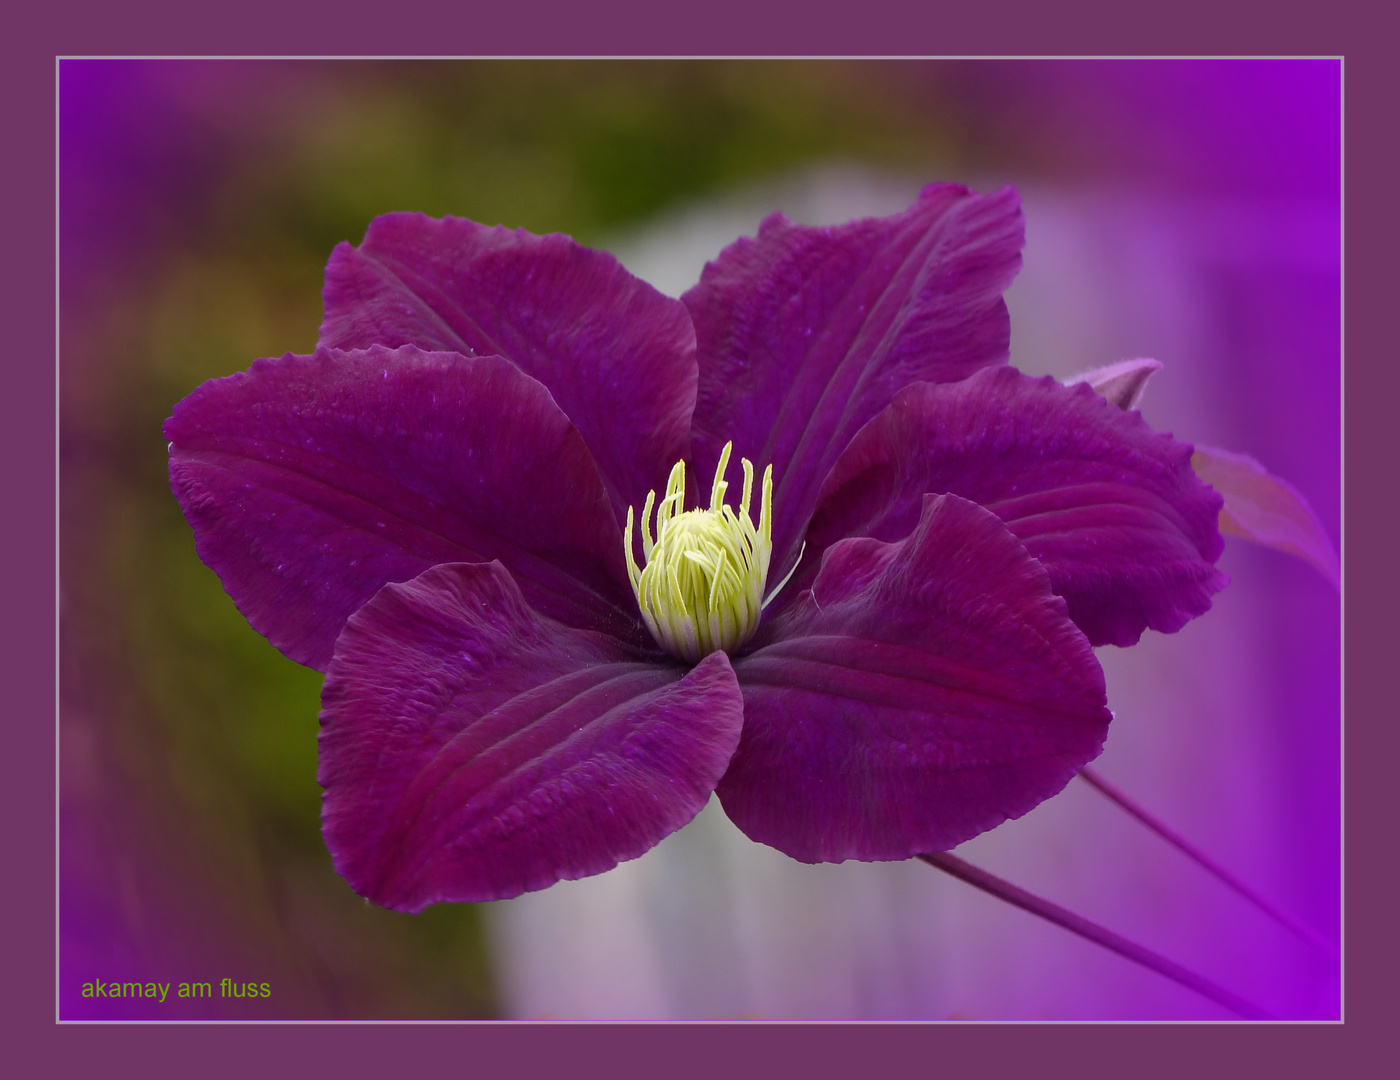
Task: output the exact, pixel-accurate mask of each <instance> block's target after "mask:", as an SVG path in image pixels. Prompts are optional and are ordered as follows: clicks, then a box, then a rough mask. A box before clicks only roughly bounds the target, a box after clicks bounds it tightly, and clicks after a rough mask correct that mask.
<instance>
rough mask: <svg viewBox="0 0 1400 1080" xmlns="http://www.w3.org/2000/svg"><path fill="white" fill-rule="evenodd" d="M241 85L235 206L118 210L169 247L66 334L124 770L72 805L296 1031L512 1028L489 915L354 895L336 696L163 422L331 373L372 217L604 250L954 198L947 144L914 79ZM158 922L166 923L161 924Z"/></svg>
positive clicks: (582, 77) (211, 140)
mask: <svg viewBox="0 0 1400 1080" xmlns="http://www.w3.org/2000/svg"><path fill="white" fill-rule="evenodd" d="M240 71H241V72H242V73H241V74H240V75H239V76H238V77H237V78H234V79H231V80H228V81H227V83H226V84H221V89H220V90H219V92H217V93H204V94H202V95H194V96H192V97H191V100H190V102H189V103H188V104H187V105H185V111H184V113H183V116H184V120H185V122H186V123H187V125H188V130H193V131H198V132H199V134H200V138H201V139H202V145H204V146H205V147H212V148H213V150H212V151H208V152H209V153H212V155H213V158H212V164H213V166H214V167H213V169H212V179H210V178H208V177H206V178H205V179H203V180H201V181H200V182H198V183H194V182H192V183H191V185H190V188H189V190H188V192H187V197H186V198H185V200H184V203H183V205H179V206H170V205H160V206H151V207H146V208H143V207H141V206H139V205H132V206H128V207H125V208H123V209H124V212H129V213H136V214H139V213H147V214H149V215H150V220H151V221H152V222H155V221H157V220H159V221H160V222H162V223H163V228H162V229H161V230H159V231H157V230H155V229H154V227H153V228H152V232H151V235H153V236H156V235H158V236H159V243H153V244H152V245H151V246H150V247H148V248H147V249H145V250H142V251H140V252H139V253H137V254H135V255H133V257H132V258H131V259H130V260H129V262H128V263H127V264H126V266H125V268H124V272H122V273H120V274H118V273H109V274H108V275H106V277H105V279H104V280H103V281H102V283H101V286H100V287H99V288H96V289H95V290H91V291H89V292H85V293H84V294H83V295H84V296H85V297H90V299H86V300H85V301H84V304H83V306H82V308H81V310H74V309H73V308H72V307H69V308H68V309H66V310H65V312H64V324H63V326H64V359H63V369H64V376H63V377H64V383H63V385H64V415H63V470H64V474H63V475H64V534H63V535H64V540H63V545H64V546H63V575H64V582H65V590H66V620H65V621H66V624H67V627H68V630H67V632H66V638H65V641H66V645H65V651H66V652H67V653H68V656H67V657H66V660H65V671H67V672H69V673H70V675H71V677H69V678H67V679H66V684H65V689H64V695H65V702H66V706H65V708H66V709H68V707H69V706H73V705H74V704H75V703H76V704H77V705H79V706H81V708H80V709H76V708H75V709H72V710H71V716H70V712H67V711H66V713H65V724H72V725H77V724H79V723H81V722H82V720H81V716H87V715H90V716H93V717H96V718H97V721H98V722H100V731H99V732H98V733H97V737H98V738H99V741H100V742H101V744H102V746H103V747H104V752H105V753H106V755H107V760H108V761H109V765H108V770H109V775H108V776H107V777H106V782H105V785H104V786H100V788H99V787H94V788H93V789H92V790H85V791H77V792H76V793H75V792H73V791H72V790H71V787H72V785H71V784H69V783H68V782H66V783H65V793H66V795H65V797H66V798H77V799H79V800H80V801H82V800H86V802H85V803H84V806H83V810H84V813H85V814H86V815H87V818H88V819H89V820H90V821H91V822H92V824H91V829H92V831H93V833H94V836H96V838H97V839H96V840H94V841H93V843H94V844H95V845H96V847H98V848H101V847H102V846H103V845H104V844H105V845H111V846H114V847H115V848H117V849H123V846H124V845H125V846H126V847H131V846H132V845H133V844H135V841H134V840H133V837H142V838H144V839H143V842H144V843H147V844H148V846H149V844H150V843H152V841H150V837H153V836H154V837H158V838H159V840H158V842H154V843H155V849H154V850H153V851H151V852H148V853H147V854H146V855H144V856H143V857H144V858H146V859H147V860H148V862H147V863H146V864H145V870H144V875H145V876H144V877H142V878H141V879H140V880H139V881H138V885H137V888H138V889H140V888H145V889H147V890H148V891H154V890H155V889H156V888H157V885H156V884H155V883H158V882H160V881H162V880H165V879H163V878H162V877H161V875H162V874H164V875H166V876H167V877H168V876H170V875H175V876H182V877H184V878H188V879H189V880H190V881H194V882H196V884H194V885H190V886H189V890H190V893H189V894H190V895H192V896H194V897H196V899H195V900H193V901H190V903H193V904H194V905H195V906H201V905H202V906H203V907H202V910H201V914H200V916H199V919H202V920H203V925H196V927H195V929H194V930H193V931H192V933H193V934H194V936H196V937H198V936H199V934H200V933H207V934H209V935H212V936H216V937H217V936H220V935H221V936H222V937H224V938H228V939H230V940H228V941H227V942H226V943H225V944H226V950H225V954H229V953H231V954H232V955H236V956H244V957H249V958H252V959H253V961H255V962H256V963H261V964H275V965H281V966H280V967H278V968H277V970H278V971H279V973H280V974H279V978H280V979H282V980H283V982H284V983H287V984H289V985H292V984H294V985H296V986H299V987H300V988H301V989H300V992H299V993H300V996H297V995H296V994H293V993H291V992H290V991H289V992H288V993H287V994H284V995H280V996H281V998H282V999H283V1005H284V1007H286V1006H285V1001H286V1000H287V999H295V1000H296V1001H297V1002H299V1003H300V1004H299V1005H297V1006H296V1007H297V1008H300V1009H302V1010H303V1011H304V1012H305V1013H306V1014H307V1015H335V1016H384V1017H391V1016H418V1017H438V1016H458V1017H462V1016H467V1017H470V1016H488V1015H491V1014H492V1012H493V1010H494V1008H495V1005H494V997H493V989H492V983H491V979H490V975H489V962H488V956H487V944H486V942H485V941H484V937H483V934H482V929H481V922H480V919H479V917H478V913H477V912H476V910H475V909H474V908H472V907H471V906H469V905H439V906H438V907H436V908H434V909H430V910H429V911H428V912H426V913H424V914H423V915H420V916H414V917H409V916H403V915H398V914H395V913H391V912H387V911H382V910H379V909H375V908H370V907H368V906H367V905H365V904H364V903H363V902H361V901H360V900H359V899H358V898H357V897H355V896H354V895H353V894H352V893H351V892H350V890H349V889H348V888H347V887H345V885H344V884H343V883H342V882H341V881H340V880H339V878H338V877H337V876H336V875H335V873H334V870H333V869H332V867H331V864H330V860H329V857H328V855H327V854H326V852H325V848H324V846H323V845H322V843H321V839H320V831H319V827H320V819H319V809H320V808H319V797H320V789H319V787H318V786H317V784H316V782H315V775H316V732H317V719H316V717H317V711H318V707H319V692H320V683H321V676H320V675H319V674H318V673H317V672H314V671H311V670H308V669H305V668H302V667H299V666H298V665H296V664H293V663H291V662H290V661H288V660H286V659H285V658H283V657H282V656H281V655H280V654H279V653H278V652H276V650H274V649H273V648H271V646H269V645H268V644H267V642H266V641H264V640H263V639H262V638H261V637H259V636H258V635H257V634H255V633H254V632H253V631H252V630H251V629H250V628H249V627H248V625H247V623H246V622H245V621H244V620H243V618H242V617H241V616H240V615H239V614H238V612H237V611H236V610H235V608H234V606H233V604H232V603H231V601H230V600H229V598H228V597H227V595H226V594H225V593H224V592H223V590H222V588H221V586H220V584H219V582H218V580H217V578H216V577H215V576H214V575H213V574H212V573H211V572H210V571H209V570H208V569H207V568H205V567H204V566H203V565H202V564H201V563H200V562H199V560H198V559H197V558H196V556H195V553H194V544H193V538H192V536H191V534H190V532H189V529H188V527H187V526H186V525H185V523H184V521H183V519H182V518H181V515H180V513H179V509H178V507H177V506H176V504H175V502H174V500H173V499H172V498H171V496H170V492H169V487H168V483H167V480H166V476H165V448H164V446H163V445H162V441H161V439H160V436H159V431H160V425H161V422H162V421H163V420H164V418H165V417H166V416H167V415H169V412H170V409H171V407H172V405H173V404H174V403H175V402H176V401H178V400H179V399H180V398H181V397H183V396H184V395H185V394H187V393H188V392H189V391H190V390H191V389H192V388H193V387H194V386H196V385H198V384H199V383H200V382H202V381H203V380H205V379H208V378H213V377H218V376H222V375H227V374H230V373H232V372H234V371H239V370H242V369H244V368H246V367H247V366H248V365H249V363H250V362H251V361H252V360H253V359H254V358H256V357H259V356H268V355H280V354H281V353H283V352H286V351H289V350H290V351H297V352H307V351H310V350H311V348H312V347H313V346H314V344H315V340H316V334H317V327H318V324H319V321H320V303H319V290H320V278H321V271H322V268H323V266H324V264H325V260H326V258H327V256H328V254H329V252H330V249H331V248H332V247H333V246H334V245H335V244H336V243H337V242H340V241H342V240H351V241H357V240H358V239H359V237H360V236H361V235H362V234H363V232H364V229H365V227H366V225H367V224H368V223H369V221H370V220H371V218H373V217H374V216H375V215H376V214H379V213H383V212H385V211H389V210H397V209H412V210H421V211H425V212H427V213H429V214H432V215H444V214H449V213H450V214H457V215H461V216H466V217H471V218H473V219H476V220H480V221H485V222H488V223H495V222H501V223H505V224H507V225H511V226H523V227H526V228H528V229H530V230H531V231H533V232H548V231H556V230H557V231H563V232H568V233H571V234H572V235H574V236H576V237H578V238H579V239H580V240H582V241H583V242H585V243H588V242H597V241H598V239H599V238H600V237H603V236H605V235H607V234H608V233H610V232H615V231H617V230H619V229H621V228H623V227H625V226H628V225H630V224H633V223H636V222H640V221H642V220H644V219H646V218H648V217H649V216H651V215H654V214H656V213H657V212H658V211H661V210H664V209H665V208H667V207H670V206H673V205H675V204H677V203H680V202H683V201H684V200H687V199H692V198H697V197H701V196H704V195H707V194H710V193H713V192H717V191H720V190H722V189H724V188H726V187H730V186H733V185H740V184H744V183H751V182H755V181H758V180H761V179H763V178H766V177H771V176H773V175H775V174H778V173H781V172H784V171H787V170H792V169H795V168H797V167H800V166H803V165H806V164H809V163H814V162H817V161H824V160H833V159H840V160H859V161H864V162H868V163H873V164H877V165H887V166H892V167H901V168H911V167H929V168H930V169H933V168H935V167H936V166H937V164H938V163H939V162H940V161H946V160H947V159H948V157H949V155H950V154H951V149H950V144H949V137H948V136H947V135H946V133H944V132H943V131H942V130H941V129H940V127H939V125H938V123H937V121H936V118H934V117H931V115H930V110H929V109H928V108H927V105H926V102H925V101H924V99H923V98H921V97H920V95H919V93H918V92H917V91H918V86H917V84H916V82H915V81H914V80H913V76H912V75H911V72H910V70H909V69H906V68H903V67H900V66H898V65H873V66H872V65H855V64H845V63H811V62H744V63H740V62H683V63H677V62H660V61H629V62H555V61H535V62H520V61H509V62H507V61H477V62H436V61H434V62H417V63H399V62H394V63H358V62H355V63H350V62H345V63H331V64H316V65H305V64H279V65H273V66H263V67H258V66H256V65H244V66H243V68H242V69H240ZM180 137H182V136H181V132H180V131H176V132H174V133H173V134H172V135H171V138H174V139H179V138H180ZM208 163H209V162H208V161H206V164H208ZM930 175H932V172H930ZM113 791H115V792H117V793H118V794H117V795H115V796H114V795H112V794H111V793H112V792H113ZM103 792H106V794H103ZM104 800H105V801H104ZM133 815H134V817H133V821H134V823H133V824H130V825H129V827H128V828H129V831H127V832H122V831H121V830H122V828H123V826H122V825H121V824H120V823H121V822H122V821H123V820H125V817H127V816H133ZM172 864H174V866H175V868H174V869H172ZM144 902H145V903H146V904H147V905H148V906H149V907H150V908H151V910H153V911H157V912H159V911H160V910H161V908H160V903H161V901H160V898H159V897H156V896H154V895H150V896H146V897H145V900H144ZM196 922H198V920H196ZM132 932H133V933H136V931H134V930H133V931H132ZM170 933H173V931H170ZM191 949H194V946H191ZM195 951H196V952H197V950H195ZM225 954H220V955H225ZM259 970H263V969H259ZM249 977H253V975H250V976H249Z"/></svg>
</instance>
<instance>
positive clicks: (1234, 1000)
mask: <svg viewBox="0 0 1400 1080" xmlns="http://www.w3.org/2000/svg"><path fill="white" fill-rule="evenodd" d="M918 857H919V858H920V859H922V860H923V861H924V862H926V863H928V864H929V865H930V866H936V867H938V869H940V870H942V871H943V872H944V873H947V874H952V875H953V877H955V878H958V879H959V880H960V881H965V882H967V883H968V884H969V885H972V886H974V887H975V888H978V889H981V890H982V891H983V892H987V893H991V894H992V895H993V896H995V897H997V898H998V899H1000V900H1005V901H1006V902H1007V903H1008V904H1012V905H1014V906H1015V907H1018V908H1021V909H1022V910H1023V911H1029V912H1030V913H1031V914H1032V915H1039V916H1040V917H1041V918H1042V919H1045V920H1047V921H1049V922H1052V923H1054V924H1055V925H1057V926H1062V927H1064V928H1065V929H1066V930H1068V931H1070V932H1071V933H1074V934H1078V935H1079V936H1080V937H1082V938H1087V939H1088V940H1090V941H1092V942H1094V943H1096V944H1098V945H1102V946H1103V947H1104V948H1106V949H1108V950H1110V951H1112V952H1116V953H1117V954H1118V955H1119V956H1121V957H1124V958H1125V959H1127V960H1132V961H1134V962H1135V963H1138V964H1141V965H1142V966H1143V967H1145V968H1150V969H1151V970H1152V971H1155V972H1157V973H1158V974H1159V975H1165V976H1166V977H1167V978H1168V979H1171V980H1172V981H1173V982H1175V983H1179V984H1180V985H1182V986H1184V987H1186V988H1187V989H1189V990H1194V991H1196V993H1198V994H1200V995H1202V996H1203V997H1207V998H1210V1000H1211V1001H1213V1002H1215V1003H1216V1004H1217V1005H1223V1006H1224V1007H1225V1008H1227V1009H1229V1010H1230V1011H1231V1012H1233V1013H1236V1014H1237V1015H1239V1016H1243V1017H1245V1018H1246V1019H1249V1020H1274V1019H1277V1017H1275V1016H1273V1015H1272V1014H1270V1013H1268V1012H1265V1011H1264V1010H1263V1009H1261V1008H1260V1007H1259V1006H1258V1005H1255V1004H1254V1003H1253V1002H1251V1001H1248V1000H1246V999H1245V998H1242V997H1240V996H1239V995H1238V994H1235V993H1232V992H1231V991H1229V990H1226V989H1225V988H1224V987H1223V986H1220V985H1218V984H1217V983H1213V982H1211V981H1210V980H1209V979H1207V978H1205V977H1204V976H1202V975H1197V974H1196V973H1195V972H1194V971H1192V970H1191V969H1190V968H1186V967H1182V966H1181V965H1180V964H1178V963H1177V962H1176V961H1174V960H1168V959H1167V958H1166V957H1165V956H1162V955H1161V954H1160V953H1155V952H1153V951H1152V950H1151V949H1147V948H1144V947H1143V946H1141V945H1139V944H1137V943H1136V942H1134V941H1129V940H1128V939H1127V938H1125V937H1123V936H1122V935H1120V934H1115V933H1114V932H1113V931H1112V930H1108V929H1106V928H1104V927H1102V926H1100V925H1099V924H1098V923H1094V922H1090V921H1089V920H1088V919H1085V918H1083V917H1082V916H1079V915H1076V914H1075V913H1074V912H1072V911H1070V910H1068V909H1067V908H1062V907H1060V905H1058V904H1053V903H1051V902H1050V901H1049V900H1042V899H1041V898H1040V897H1038V896H1036V895H1035V894H1034V893H1029V892H1027V891H1026V890H1025V889H1022V888H1019V887H1017V886H1015V885H1012V884H1011V882H1009V881H1004V880H1003V879H1001V878H999V877H997V876H996V875H995V874H989V873H988V872H987V871H985V870H979V869H978V868H977V867H975V866H973V865H971V864H970V863H967V862H964V861H963V860H962V859H960V858H958V857H957V856H956V855H953V854H951V853H950V852H947V851H940V852H935V853H934V854H931V855H920V856H918Z"/></svg>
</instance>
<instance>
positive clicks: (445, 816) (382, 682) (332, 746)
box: [318, 563, 743, 911]
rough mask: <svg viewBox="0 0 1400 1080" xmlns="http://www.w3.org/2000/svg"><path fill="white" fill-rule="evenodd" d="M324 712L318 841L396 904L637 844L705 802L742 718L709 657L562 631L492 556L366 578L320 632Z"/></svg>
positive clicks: (541, 873) (539, 872)
mask: <svg viewBox="0 0 1400 1080" xmlns="http://www.w3.org/2000/svg"><path fill="white" fill-rule="evenodd" d="M322 706H323V707H322V711H321V737H320V743H321V767H320V771H319V774H318V779H319V780H320V782H321V784H322V786H323V787H324V788H325V789H326V791H325V796H324V806H323V823H324V831H325V838H326V844H327V846H328V847H329V848H330V851H331V854H332V857H333V858H334V860H335V865H336V869H337V870H338V871H339V872H340V873H341V874H342V875H344V877H345V878H346V880H347V881H349V882H350V884H351V885H352V886H353V887H354V888H355V889H356V891H358V892H360V893H361V894H362V895H364V896H366V897H369V898H370V899H371V900H374V901H375V902H377V903H380V904H383V905H385V906H386V907H391V908H397V909H399V910H402V911H419V910H421V909H422V908H424V907H426V906H427V905H428V904H432V903H437V902H439V901H444V900H458V901H478V900H497V899H502V898H505V897H509V896H516V895H518V894H520V893H522V892H526V891H529V890H532V889H542V888H544V887H545V886H547V885H551V884H553V883H554V882H556V881H558V880H560V879H565V878H568V879H572V878H581V877H586V876H588V875H590V874H598V873H601V872H603V871H604V870H608V869H610V868H612V867H613V866H615V865H617V863H619V862H621V861H623V860H625V859H631V858H635V857H636V856H638V855H641V854H642V853H643V852H645V851H647V850H648V849H650V848H651V847H653V846H654V845H655V844H656V843H657V842H658V841H660V840H661V839H662V838H663V837H665V836H667V835H669V834H670V833H672V832H674V831H675V830H676V829H678V828H680V827H681V826H682V825H684V824H685V823H686V822H688V821H689V820H690V819H691V818H693V817H694V816H695V815H696V814H697V813H698V812H699V811H700V809H701V808H702V807H703V806H704V805H705V803H706V801H707V800H708V799H709V796H710V792H711V791H712V790H713V789H714V785H715V783H716V781H718V779H719V778H720V775H721V774H722V773H723V772H724V769H725V766H726V764H727V763H728V761H729V758H730V755H731V754H732V753H733V752H734V747H735V745H736V744H737V742H738V738H739V730H740V727H741V726H742V724H743V702H742V699H741V697H740V694H739V688H738V685H737V684H736V683H735V681H734V672H733V670H732V669H731V668H730V666H729V661H728V659H727V657H726V656H725V655H724V654H723V653H712V654H711V655H710V656H708V657H706V658H705V659H704V660H702V661H701V662H700V664H698V665H697V666H696V667H694V668H691V669H687V668H685V667H683V666H680V665H673V664H658V663H656V662H654V661H651V660H648V659H647V658H645V657H642V656H639V655H638V654H636V653H635V652H633V651H631V650H629V649H627V648H626V647H624V646H623V645H622V644H621V643H619V642H618V641H616V640H614V639H611V638H609V637H607V636H605V635H602V634H594V633H590V632H586V631H579V630H571V629H569V628H567V627H564V626H561V625H560V624H559V623H556V622H553V621H552V620H549V619H546V618H543V617H541V616H540V615H538V614H537V613H536V612H534V611H532V610H531V609H530V607H529V606H528V605H527V604H526V602H525V599H524V597H523V596H522V595H521V592H520V590H519V589H518V588H517V587H516V585H515V583H514V581H513V580H512V579H511V576H510V574H509V573H507V572H506V570H505V569H504V568H503V567H502V566H501V565H500V564H499V563H489V564H482V563H475V564H455V565H446V566H437V567H434V568H433V569H431V570H429V571H427V572H426V573H424V574H422V575H421V576H419V577H417V578H415V579H414V580H413V581H410V582H406V583H404V584H401V585H389V586H386V587H385V588H384V589H383V590H381V591H380V592H379V593H378V594H377V595H376V596H375V597H374V599H373V600H371V601H370V602H369V603H368V604H366V605H365V606H364V607H363V608H361V609H360V610H359V611H358V612H357V613H356V614H355V615H354V616H352V617H351V619H350V621H349V622H348V623H347V624H346V627H345V632H344V633H343V634H342V635H341V636H340V640H339V641H338V642H337V643H336V650H335V658H334V660H332V662H331V665H330V669H329V671H328V672H327V675H326V685H325V689H324V691H323V693H322Z"/></svg>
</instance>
